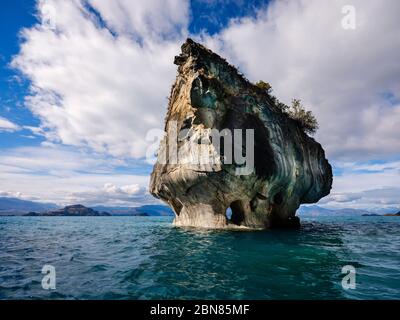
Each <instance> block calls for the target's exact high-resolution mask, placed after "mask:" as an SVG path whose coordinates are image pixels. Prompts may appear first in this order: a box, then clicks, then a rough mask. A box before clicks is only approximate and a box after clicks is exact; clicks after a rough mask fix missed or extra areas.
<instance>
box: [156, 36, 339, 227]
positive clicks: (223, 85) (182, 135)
mask: <svg viewBox="0 0 400 320" xmlns="http://www.w3.org/2000/svg"><path fill="white" fill-rule="evenodd" d="M174 63H175V64H176V65H178V74H177V78H176V81H175V83H174V85H173V86H172V90H171V96H170V99H169V106H168V112H167V115H166V120H165V136H164V138H163V140H162V141H161V143H160V147H159V150H158V155H157V157H158V158H157V162H156V164H155V165H154V168H153V172H152V175H151V181H150V192H151V194H152V195H153V196H155V197H157V198H159V199H161V200H163V201H164V202H166V203H167V204H168V205H169V206H171V208H172V209H173V210H174V212H175V219H174V224H175V225H176V226H191V227H204V228H254V229H264V228H271V227H298V226H299V225H300V221H299V218H298V217H296V216H295V214H296V210H297V209H298V207H299V206H300V204H302V203H315V202H317V201H318V200H319V199H321V198H322V197H324V196H326V195H328V194H329V192H330V189H331V185H332V168H331V166H330V164H329V163H328V161H327V159H325V153H324V150H323V149H322V147H321V145H320V144H319V143H318V142H316V141H315V140H314V139H313V138H311V137H310V136H308V135H307V134H306V133H304V131H303V130H302V129H301V128H300V127H299V124H298V122H296V121H295V120H293V119H291V118H290V117H289V116H288V115H287V114H286V113H284V112H282V111H281V109H279V108H278V107H277V106H276V105H275V104H274V102H273V101H272V100H271V98H270V96H269V95H268V94H267V92H265V90H262V89H260V88H258V87H257V86H255V85H253V84H252V83H250V82H249V81H248V80H246V79H245V78H244V77H243V75H241V74H239V72H238V71H237V69H235V68H234V67H233V66H231V65H230V64H228V63H227V62H226V61H225V60H224V59H223V58H221V57H220V56H218V55H217V54H215V53H213V52H212V51H210V50H209V49H207V48H205V47H204V46H202V45H200V44H198V43H196V42H194V41H193V40H191V39H188V40H187V41H186V42H185V43H184V44H183V45H182V53H181V54H180V55H179V56H176V57H175V61H174ZM234 129H239V130H236V131H238V132H239V134H237V136H235V134H234V133H232V132H234V131H235V130H234ZM240 129H241V130H240ZM245 129H252V130H247V131H246V130H245ZM213 132H219V133H220V134H221V135H220V138H218V136H217V138H215V137H216V136H214V135H213ZM247 132H250V133H249V139H248V140H247ZM229 134H230V138H229V137H228V136H229ZM232 137H233V138H232ZM235 139H236V140H235ZM252 141H253V143H252ZM238 144H239V148H238V147H237V145H238ZM247 153H248V154H250V155H251V156H252V157H249V159H247V158H246V163H243V161H242V160H243V159H242V160H241V159H240V155H242V156H243V157H245V156H247ZM238 154H239V156H237V155H238ZM237 158H238V159H237ZM239 160H240V161H239ZM249 164H250V166H249ZM247 167H250V170H249V169H248V168H247ZM252 169H253V170H252ZM228 208H230V209H231V217H230V218H228V217H227V214H226V213H227V209H228Z"/></svg>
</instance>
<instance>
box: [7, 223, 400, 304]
mask: <svg viewBox="0 0 400 320" xmlns="http://www.w3.org/2000/svg"><path fill="white" fill-rule="evenodd" d="M313 220H314V221H312V219H311V218H310V219H307V218H306V219H303V226H302V228H301V230H297V231H295V230H291V231H275V230H274V231H257V232H240V231H206V230H193V229H179V228H174V227H172V226H171V224H170V223H171V218H165V217H161V218H158V217H76V218H72V217H3V218H0V298H1V299H7V298H14V299H15V298H16V299H32V298H35V299H37V298H46V299H47V298H50V299H63V298H67V299H174V298H180V299H346V298H353V299H380V298H389V299H395V298H398V297H399V292H400V277H399V273H398V270H399V267H400V259H399V241H398V240H399V238H398V237H399V236H398V235H399V231H400V219H398V218H397V217H358V218H346V217H335V218H318V222H317V221H315V218H313ZM44 264H52V265H54V266H55V268H56V272H57V274H56V276H57V289H56V290H54V291H46V290H43V289H42V288H41V279H42V277H43V275H42V274H41V273H40V271H41V268H42V267H43V265H44ZM347 264H351V265H353V266H354V267H356V269H357V289H356V290H348V291H345V290H343V289H342V287H341V279H342V277H343V275H342V274H341V268H342V267H343V266H344V265H347Z"/></svg>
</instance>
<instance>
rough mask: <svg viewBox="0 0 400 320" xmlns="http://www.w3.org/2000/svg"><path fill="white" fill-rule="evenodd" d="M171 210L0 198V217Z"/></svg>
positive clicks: (169, 213) (168, 213)
mask: <svg viewBox="0 0 400 320" xmlns="http://www.w3.org/2000/svg"><path fill="white" fill-rule="evenodd" d="M173 214H174V213H173V211H172V210H171V208H169V207H167V206H164V205H143V206H140V207H106V206H94V207H92V208H88V207H85V206H83V205H72V206H66V207H64V208H60V207H59V206H57V205H56V204H52V203H41V202H35V201H28V200H21V199H17V198H7V197H0V216H22V215H30V216H101V215H116V216H172V215H173Z"/></svg>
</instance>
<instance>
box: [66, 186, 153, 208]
mask: <svg viewBox="0 0 400 320" xmlns="http://www.w3.org/2000/svg"><path fill="white" fill-rule="evenodd" d="M68 198H69V201H70V202H71V203H85V204H88V205H91V206H94V205H112V206H135V205H138V204H143V203H151V202H156V200H155V199H154V198H152V197H151V196H150V194H149V193H148V192H147V189H146V188H145V187H141V186H139V185H138V184H131V185H126V186H120V187H119V186H116V185H114V184H112V183H106V184H105V185H104V186H103V187H102V188H98V189H93V190H89V191H83V192H73V193H72V194H71V195H70V196H69V197H68Z"/></svg>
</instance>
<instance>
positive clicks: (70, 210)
mask: <svg viewBox="0 0 400 320" xmlns="http://www.w3.org/2000/svg"><path fill="white" fill-rule="evenodd" d="M24 216H29V217H38V216H47V217H53V216H62V217H86V216H96V217H99V216H111V214H110V213H108V212H105V211H96V210H93V209H92V208H87V207H85V206H83V205H81V204H75V205H72V206H66V207H64V208H62V209H56V210H51V211H45V212H41V213H39V212H29V213H27V214H24Z"/></svg>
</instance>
